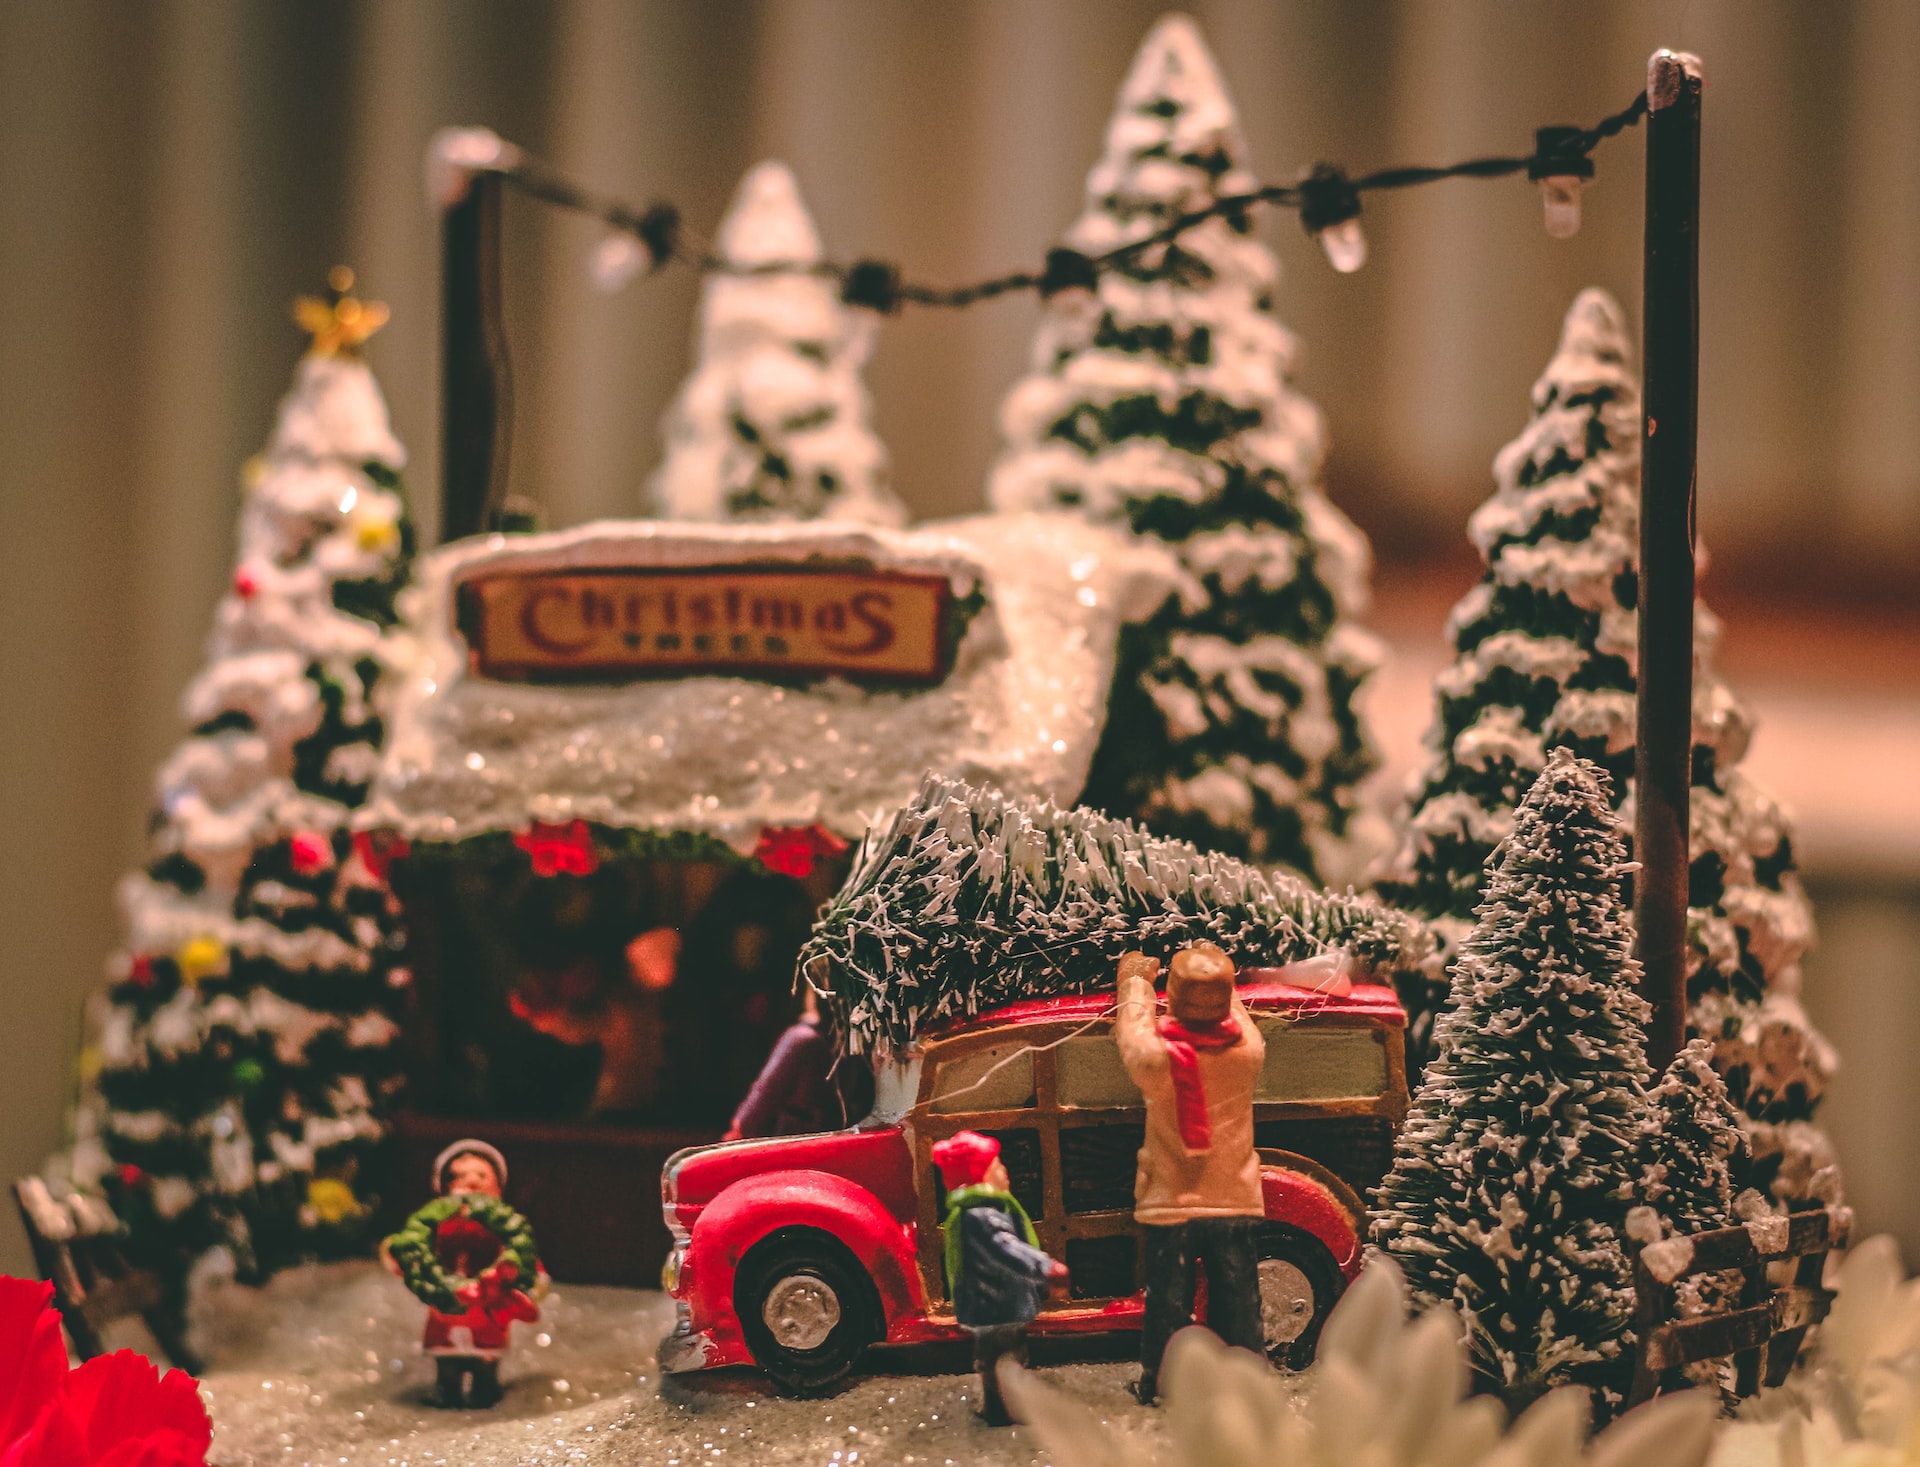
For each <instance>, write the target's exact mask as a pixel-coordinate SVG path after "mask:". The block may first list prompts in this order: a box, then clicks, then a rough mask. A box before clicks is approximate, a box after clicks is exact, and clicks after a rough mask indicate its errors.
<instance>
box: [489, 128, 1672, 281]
mask: <svg viewBox="0 0 1920 1467" xmlns="http://www.w3.org/2000/svg"><path fill="white" fill-rule="evenodd" d="M1646 115H1647V94H1646V93H1645V92H1644V91H1643V92H1640V93H1638V94H1637V95H1636V96H1635V97H1634V99H1633V101H1632V102H1631V103H1629V104H1628V105H1627V106H1625V107H1623V108H1621V109H1620V110H1619V111H1618V112H1616V113H1614V114H1613V115H1612V116H1610V117H1605V118H1602V119H1601V120H1600V121H1599V122H1597V123H1595V124H1594V125H1593V126H1592V127H1590V128H1587V129H1585V130H1584V131H1581V132H1576V133H1574V134H1572V135H1571V136H1570V137H1566V138H1563V139H1562V140H1561V142H1560V143H1559V145H1558V147H1557V148H1556V150H1555V153H1554V157H1555V158H1556V159H1564V158H1568V157H1585V156H1586V155H1587V154H1589V153H1591V152H1592V151H1593V150H1594V149H1595V148H1597V147H1598V146H1599V145H1600V144H1601V143H1603V142H1605V141H1606V140H1607V139H1608V138H1611V137H1616V136H1618V135H1619V134H1620V133H1622V132H1624V131H1626V129H1628V128H1630V127H1632V126H1634V125H1635V124H1636V123H1638V122H1639V121H1640V120H1641V118H1643V117H1645V116H1646ZM513 156H514V158H515V161H514V162H513V163H511V164H508V165H505V166H502V167H499V168H495V169H489V170H486V171H488V172H493V173H497V174H498V175H499V176H500V177H501V178H502V179H504V180H505V181H506V182H508V183H510V184H512V185H513V186H514V187H515V188H517V189H519V190H520V191H521V192H522V193H524V194H527V195H529V196H530V197H532V198H536V199H540V200H543V201H545V202H546V203H549V204H557V205H559V206H560V207H561V208H563V209H573V210H575V211H577V212H579V213H583V214H590V215H592V216H593V217H595V218H596V219H598V220H600V221H601V223H603V224H605V225H607V226H608V227H609V228H611V229H617V230H620V231H622V232H623V233H626V234H630V235H632V236H634V237H635V238H636V239H638V240H639V241H640V243H641V245H642V247H643V248H644V249H645V250H646V251H647V258H648V261H649V265H650V268H652V269H655V270H657V269H659V268H660V267H661V266H662V265H665V264H666V263H667V261H668V260H678V261H680V262H681V263H683V264H686V265H690V266H692V267H693V268H694V269H696V270H698V271H700V272H701V273H703V274H708V275H719V274H725V275H742V276H754V275H796V274H799V275H812V276H815V277H818V278H820V279H824V280H833V281H836V282H838V283H839V285H840V286H841V289H842V292H843V294H845V293H846V292H847V291H848V290H849V289H851V290H852V292H853V294H852V295H851V296H849V297H848V298H849V299H850V301H851V302H852V303H853V304H857V305H863V306H866V307H868V308H870V309H873V310H877V311H881V312H883V313H884V312H891V311H894V310H897V309H898V308H899V307H900V306H901V305H902V304H909V303H910V304H912V305H917V306H942V307H949V308H959V307H965V306H971V305H975V304H977V303H979V302H980V301H987V300H993V299H994V298H995V297H997V296H1003V295H1010V294H1012V293H1013V292H1015V291H1021V290H1035V289H1048V288H1051V287H1052V285H1053V282H1054V281H1056V280H1061V281H1066V282H1069V283H1082V280H1081V277H1080V273H1079V272H1078V271H1075V270H1074V269H1073V268H1072V262H1071V261H1061V260H1057V259H1052V258H1050V259H1049V261H1048V269H1047V270H1045V271H1033V270H1016V271H1013V272H1011V273H1009V274H1006V275H997V276H994V277H993V278H991V279H988V280H981V281H977V282H975V283H974V284H972V285H957V286H944V287H943V286H932V285H914V284H911V283H908V282H906V281H903V280H902V279H901V278H900V272H899V270H898V268H897V267H895V266H893V265H889V264H887V263H886V262H885V261H881V260H856V261H855V262H854V263H853V264H851V265H838V264H834V263H832V262H822V263H819V264H804V265H803V264H798V263H794V264H786V263H782V262H779V261H774V262H771V263H767V264H760V265H735V264H732V263H730V262H729V261H727V260H723V259H721V258H719V257H718V256H717V255H715V254H714V253H713V252H712V250H711V249H710V248H708V247H707V245H706V244H705V242H704V241H702V240H699V239H698V238H696V237H694V236H693V235H692V233H691V231H689V230H687V229H686V228H685V227H684V226H683V225H682V224H681V223H680V219H679V213H678V211H677V210H675V209H674V208H673V206H672V205H670V204H655V205H653V206H652V207H651V208H648V209H645V210H635V209H634V208H632V207H631V206H630V205H628V204H625V203H623V202H621V201H620V200H619V199H615V198H611V197H609V196H606V195H602V194H596V193H594V192H592V191H591V190H589V189H586V188H583V187H582V186H581V185H579V184H577V183H574V182H573V181H572V180H571V179H568V178H566V177H564V176H563V175H561V174H559V173H556V172H555V171H554V170H552V169H551V168H548V167H546V166H545V165H544V164H542V163H538V162H536V161H534V160H532V159H529V158H527V157H526V156H525V155H524V154H519V153H515V154H514V155H513ZM1541 160H1542V155H1540V154H1539V153H1537V152H1536V153H1530V154H1528V155H1527V156H1525V157H1520V158H1470V159H1468V160H1467V161H1465V162H1463V163H1450V164H1447V165H1445V166H1444V167H1412V168H1383V169H1379V170H1377V171H1376V172H1373V173H1365V174H1362V175H1360V176H1359V177H1358V178H1354V179H1351V180H1348V179H1346V178H1345V177H1344V176H1339V175H1338V170H1328V169H1326V168H1325V165H1322V168H1321V169H1320V170H1316V172H1322V173H1332V174H1335V175H1336V176H1339V178H1340V183H1341V185H1342V186H1344V187H1346V188H1349V189H1351V190H1352V191H1353V192H1354V193H1373V192H1376V191H1378V190H1382V189H1398V188H1417V187H1419V186H1421V185H1423V184H1429V183H1439V182H1441V181H1443V180H1445V179H1449V178H1507V177H1511V176H1512V175H1514V174H1516V173H1524V172H1526V171H1527V170H1528V168H1529V167H1530V166H1531V165H1533V164H1534V163H1535V162H1536V161H1541ZM1314 184H1315V180H1314V179H1312V178H1308V179H1305V180H1303V183H1302V184H1301V185H1287V184H1269V185H1265V186H1263V187H1260V188H1257V189H1251V190H1249V191H1248V192H1246V193H1242V194H1232V195H1229V196H1227V197H1225V198H1220V199H1216V200H1214V201H1213V203H1211V204H1209V205H1208V206H1207V207H1206V208H1204V209H1194V210H1192V211H1190V212H1188V213H1185V214H1180V215H1177V216H1176V217H1174V218H1173V219H1170V220H1168V221H1167V223H1165V224H1164V225H1162V226H1161V227H1160V228H1158V229H1156V230H1154V231H1153V232H1152V233H1151V234H1147V235H1144V236H1142V237H1141V238H1139V239H1137V240H1134V241H1133V242H1132V243H1130V244H1124V245H1121V246H1119V247H1118V248H1117V249H1111V250H1108V251H1107V252H1106V253H1104V254H1101V255H1094V256H1092V257H1090V258H1088V257H1079V258H1081V259H1084V260H1086V263H1087V264H1089V265H1090V266H1091V267H1092V268H1093V269H1094V270H1096V271H1098V270H1101V269H1124V268H1126V267H1127V266H1129V265H1131V264H1132V263H1134V262H1135V261H1136V260H1137V259H1138V258H1139V257H1140V256H1141V255H1144V254H1147V253H1149V252H1151V251H1153V250H1156V249H1159V248H1160V247H1162V246H1164V245H1170V244H1172V243H1173V242H1174V241H1175V240H1177V239H1178V238H1179V237H1180V236H1181V235H1183V234H1185V233H1186V232H1187V231H1188V230H1190V229H1197V228H1198V227H1199V226H1200V225H1202V224H1205V223H1207V222H1208V221H1209V220H1212V219H1221V218H1244V217H1245V216H1246V215H1247V214H1248V213H1249V212H1250V211H1251V210H1252V209H1253V208H1255V207H1256V206H1259V205H1271V206H1274V207H1277V208H1285V209H1298V208H1300V206H1301V204H1302V203H1303V202H1304V201H1305V199H1306V197H1307V195H1308V193H1309V191H1310V190H1311V189H1312V188H1313V187H1314ZM1303 185H1304V186H1303ZM1352 207H1353V208H1355V209H1357V208H1358V205H1357V204H1356V205H1353V206H1352ZM1056 254H1064V255H1068V256H1071V255H1073V252H1072V251H1063V252H1059V251H1057V252H1056ZM1063 264H1065V265H1066V266H1067V274H1065V275H1062V274H1061V273H1060V267H1061V266H1062V265H1063Z"/></svg>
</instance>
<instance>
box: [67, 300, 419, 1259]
mask: <svg viewBox="0 0 1920 1467" xmlns="http://www.w3.org/2000/svg"><path fill="white" fill-rule="evenodd" d="M332 284H333V291H332V293H331V296H330V298H329V299H327V300H325V301H321V300H306V301H303V302H301V304H300V308H299V311H298V313H297V314H298V315H299V318H300V320H301V323H302V324H303V325H304V326H305V327H306V328H307V329H308V330H309V331H310V332H312V334H313V344H312V347H311V348H310V350H309V351H308V353H307V354H306V356H305V357H303V358H302V360H301V362H300V365H299V368H298V370H297V372H296V374H295V379H294V384H293V388H292V390H291V391H290V392H289V393H288V395H287V397H286V398H285V399H284V400H283V401H282V403H281V405H280V411H279V418H278V422H277V424H276V426H275V429H274V434H273V438H272V440H271V442H270V443H269V445H268V448H267V451H266V453H265V454H264V455H263V456H262V457H260V458H259V459H256V460H254V461H253V462H252V463H251V464H250V465H249V466H248V470H247V474H246V490H245V500H244V503H243V506H242V510H241V518H240V531H239V540H240V543H239V554H238V559H237V565H236V568H235V570H234V574H233V579H232V581H231V583H230V584H229V587H228V589H227V592H226V594H225V595H224V596H223V597H222V599H221V602H220V605H219V609H218V613H217V618H216V623H215V627H214V631H213V634H212V636H211V638H210V639H209V642H208V661H207V665H206V667H205V668H204V669H203V670H202V671H201V672H200V674H199V675H198V676H197V677H195V679H194V680H193V682H192V683H191V684H190V685H189V686H188V688H187V692H186V695H185V698H184V700H183V701H184V707H185V711H186V715H187V718H188V720H189V722H190V724H191V727H192V732H191V733H190V734H189V736H188V737H187V739H186V740H185V742H183V743H182V744H181V745H180V747H179V748H178V749H177V750H176V751H175V752H174V754H173V756H172V757H171V758H170V759H169V760H168V761H167V763H166V765H165V766H164V767H163V768H162V769H161V771H160V775H159V779H158V785H159V806H158V808H157V810H156V812H155V815H154V820H153V830H152V836H151V846H152V856H151V859H150V861H149V864H148V865H147V867H146V869H145V870H144V871H142V872H138V873H135V874H133V875H130V876H128V877H127V878H126V879H125V880H124V881H123V883H122V885H121V891H120V898H121V906H122V909H123V912H124V914H125V921H126V947H125V949H124V951H123V952H122V954H121V955H120V956H119V957H118V958H117V959H116V960H115V963H114V969H115V981H114V982H113V984H112V986H111V988H110V989H109V991H108V994H107V996H106V1003H105V1006H104V1014H103V1017H102V1022H101V1025H100V1034H99V1041H98V1057H99V1065H98V1071H97V1079H96V1080H95V1082H94V1088H93V1089H92V1090H91V1091H90V1092H89V1093H88V1094H86V1095H85V1096H83V1098H82V1103H81V1106H80V1108H79V1112H78V1116H77V1121H76V1125H77V1130H78V1132H79V1135H78V1138H77V1144H76V1146H75V1149H74V1152H73V1155H72V1158H71V1170H72V1174H73V1179H74V1180H75V1181H76V1182H78V1183H80V1184H83V1185H84V1184H88V1183H93V1182H104V1183H105V1184H106V1185H107V1187H108V1190H109V1192H110V1195H112V1196H113V1198H114V1200H115V1201H116V1203H117V1204H118V1205H119V1206H120V1207H121V1208H122V1210H123V1211H125V1212H126V1213H127V1214H128V1217H129V1221H130V1222H131V1223H132V1224H133V1225H134V1228H135V1238H136V1242H137V1243H138V1244H139V1245H140V1247H141V1248H142V1250H143V1251H145V1252H147V1253H149V1254H150V1255H151V1256H152V1257H154V1258H155V1259H156V1260H157V1261H161V1262H163V1263H171V1264H176V1265H184V1264H185V1263H186V1262H187V1261H189V1260H190V1259H191V1258H192V1257H193V1256H195V1255H197V1254H198V1253H200V1252H202V1251H204V1250H205V1249H207V1248H209V1247H211V1246H213V1245H215V1244H226V1245H227V1246H229V1247H230V1248H232V1249H233V1250H234V1251H235V1252H236V1254H238V1255H239V1257H240V1258H241V1260H242V1262H243V1263H244V1264H246V1265H248V1266H252V1267H257V1268H259V1269H261V1270H267V1269H271V1268H273V1267H277V1266H280V1265H282V1264H284V1263H287V1262H291V1261H293V1260H294V1259H296V1258H298V1257H301V1256H305V1255H308V1254H312V1253H320V1254H328V1253H341V1252H350V1251H357V1250H358V1249H359V1248H360V1247H361V1245H362V1244H363V1243H364V1241H365V1238H366V1237H367V1236H368V1233H367V1229H368V1227H369V1226H370V1224H371V1217H372V1206H373V1204H374V1202H375V1201H377V1199H376V1198H374V1197H372V1196H370V1195H369V1194H368V1193H367V1191H366V1171H367V1168H366V1163H367V1162H368V1160H369V1159H370V1157H371V1155H372V1153H373V1150H374V1147H375V1146H376V1145H377V1144H378V1142H379V1141H380V1139H381V1137H382V1135H383V1134H384V1112H385V1109H386V1103H387V1101H388V1099H389V1098H390V1096H391V1095H392V1094H393V1092H394V1091H395V1089H396V1088H397V1086H398V1083H399V1075H398V1064H397V1059H396V1054H395V1050H394V1047H393V1041H394V1040H395V1039H396V1038H397V1036H398V1029H397V1026H396V1025H395V1023H394V1021H393V1019H392V1017H391V1015H390V1012H389V1010H390V1009H391V1007H392V1006H393V997H394V989H393V984H394V979H395V977H396V972H395V962H396V958H397V956H398V951H399V939H398V932H397V909H396V908H395V906H394V904H393V900H392V898H391V896H390V894H389V893H388V892H387V890H386V887H385V884H384V880H383V876H384V872H383V871H381V870H380V869H379V865H380V863H379V860H378V856H377V854H376V853H375V852H374V850H373V849H372V847H371V846H369V845H368V844H367V843H366V842H365V840H364V838H362V839H359V840H356V838H355V837H354V836H353V834H352V833H351V832H350V830H349V828H348V822H349V819H350V817H351V814H352V810H353V808H354V807H355V806H357V805H359V804H360V803H361V802H362V801H363V800H364V799H365V797H366V791H367V786H368V783H369V781H370V780H371V778H372V776H373V772H374V766H375V763H376V760H377V758H378V752H379V748H380V745H381V742H382V739H383V736H384V728H383V724H382V720H381V716H380V712H379V705H378V692H379V687H380V683H381V680H382V678H383V676H384V675H385V673H386V662H385V656H384V645H385V636H386V631H387V628H388V627H390V626H391V625H392V624H393V622H394V620H395V612H394V598H395V596H396V595H397V593H398V591H399V589H400V587H401V586H402V585H403V584H404V583H405V580H406V576H407V569H408V564H409V561H410V558H411V556H412V553H413V531H412V527H411V525H410V524H409V522H408V518H407V511H406V502H405V499H404V496H403V493H402V489H401V485H400V480H399V471H400V468H401V467H402V465H403V464H404V462H405V457H406V456H405V452H404V450H403V449H402V448H401V446H400V444H399V443H398V441H397V440H396V439H395V438H394V437H393V434H392V431H391V429H390V427H389V425H388V419H387V410H386V404H385V402H384V400H383V399H382V397H381V394H380V389H379V387H378V385H377V383H376V382H375V381H374V378H373V375H372V373H371V371H370V370H369V369H368V367H367V365H366V363H365V362H364V361H363V360H362V359H361V357H360V352H359V348H360V346H361V344H362V343H363V342H364V341H365V340H366V338H367V337H368V336H369V335H371V334H372V332H373V331H374V330H376V329H378V327H379V325H380V324H381V323H382V322H384V320H385V319H386V311H385V308H384V307H381V306H377V305H373V304H369V303H365V302H361V301H358V300H356V299H354V298H353V297H352V296H351V295H350V294H348V291H349V290H350V288H351V285H352V275H351V272H347V271H336V272H335V274H334V276H333V280H332Z"/></svg>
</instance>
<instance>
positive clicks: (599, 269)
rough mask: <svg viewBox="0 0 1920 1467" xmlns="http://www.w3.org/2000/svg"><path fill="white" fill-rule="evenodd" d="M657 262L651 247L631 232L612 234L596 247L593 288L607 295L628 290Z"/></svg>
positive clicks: (594, 252)
mask: <svg viewBox="0 0 1920 1467" xmlns="http://www.w3.org/2000/svg"><path fill="white" fill-rule="evenodd" d="M652 264H653V257H652V256H651V255H650V254H648V253H647V247H646V246H645V245H643V244H641V243H640V241H639V240H637V239H635V238H634V237H633V236H632V235H630V234H625V233H615V234H609V235H608V236H607V237H606V238H605V239H603V240H601V241H600V243H599V244H598V245H596V246H594V250H593V265H592V272H593V288H594V289H595V290H597V291H600V292H601V293H602V294H604V295H613V294H616V293H617V292H619V291H621V290H624V289H625V288H626V286H627V285H628V284H629V283H630V282H631V281H632V280H633V277H634V276H636V275H638V274H639V273H640V272H641V271H642V270H645V269H648V268H649V267H650V266H651V265H652Z"/></svg>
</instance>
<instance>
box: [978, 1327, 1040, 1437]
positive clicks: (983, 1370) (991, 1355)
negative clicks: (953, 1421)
mask: <svg viewBox="0 0 1920 1467" xmlns="http://www.w3.org/2000/svg"><path fill="white" fill-rule="evenodd" d="M1004 1359H1012V1360H1013V1361H1014V1362H1015V1363H1017V1364H1020V1365H1025V1364H1026V1363H1027V1327H1026V1326H1025V1325H1024V1324H977V1325H974V1326H973V1367H974V1369H975V1370H978V1371H979V1372H980V1414H981V1416H983V1417H984V1418H986V1422H987V1425H989V1426H1011V1425H1012V1424H1013V1418H1012V1417H1011V1416H1009V1415H1007V1403H1006V1402H1005V1401H1003V1400H1001V1399H1000V1375H999V1366H1000V1362H1001V1361H1002V1360H1004Z"/></svg>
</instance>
